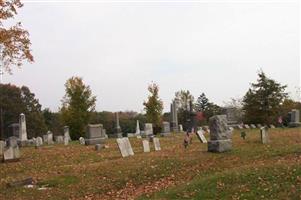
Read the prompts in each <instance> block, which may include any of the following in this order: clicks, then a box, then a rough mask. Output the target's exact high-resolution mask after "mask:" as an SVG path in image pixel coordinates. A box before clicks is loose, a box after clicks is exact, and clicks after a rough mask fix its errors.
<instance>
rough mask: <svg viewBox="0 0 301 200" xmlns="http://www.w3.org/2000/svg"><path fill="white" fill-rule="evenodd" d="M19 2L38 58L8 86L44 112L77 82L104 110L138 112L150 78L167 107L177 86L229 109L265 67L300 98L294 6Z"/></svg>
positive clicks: (267, 3) (15, 73) (21, 17)
mask: <svg viewBox="0 0 301 200" xmlns="http://www.w3.org/2000/svg"><path fill="white" fill-rule="evenodd" d="M23 2H25V3H24V7H23V8H22V9H21V10H20V11H19V15H18V17H17V18H16V19H17V20H19V21H22V23H23V26H24V27H25V28H26V29H28V31H29V32H30V38H31V41H32V49H33V55H34V57H35V62H34V63H33V64H25V65H24V66H23V67H22V69H15V70H13V75H7V74H5V75H4V83H8V82H10V83H13V84H15V85H18V86H21V85H26V86H28V87H29V88H30V89H31V91H32V92H34V93H35V94H36V97H37V98H39V100H40V103H41V104H42V105H43V107H44V108H45V107H49V108H50V109H52V110H57V109H58V107H59V106H60V105H61V99H62V97H63V96H64V93H65V91H64V83H65V82H66V80H67V79H68V78H70V77H71V76H81V77H82V78H83V79H84V82H85V83H86V84H88V85H90V87H91V89H92V91H93V94H94V95H96V96H97V106H96V108H97V110H98V111H102V110H107V111H119V110H134V111H139V112H140V111H141V110H142V109H143V105H142V103H143V101H144V100H145V99H146V98H147V95H148V93H147V85H148V84H149V83H151V82H152V81H154V82H156V83H158V84H159V86H160V97H161V98H162V100H163V101H164V107H165V111H168V110H169V103H170V101H171V100H172V98H173V97H174V93H175V92H176V91H178V90H180V89H185V90H186V89H187V90H190V91H191V92H192V94H193V95H194V96H195V97H197V96H198V95H200V94H201V93H202V92H204V93H205V94H206V95H207V97H208V98H209V99H210V100H211V101H213V102H215V103H217V104H219V105H223V102H225V101H228V100H229V99H230V98H231V97H242V96H243V95H244V94H245V93H246V91H247V89H248V88H249V86H250V83H251V82H254V81H256V79H257V74H256V73H257V71H258V70H259V69H260V68H261V69H263V71H264V72H266V73H267V75H268V76H269V77H271V78H273V79H275V80H277V81H279V82H280V83H282V84H286V85H288V90H287V91H288V92H290V93H291V95H292V97H293V98H295V99H296V98H297V95H296V87H297V86H299V85H300V58H299V56H300V52H299V51H300V50H299V45H300V41H299V40H300V36H299V34H300V31H299V26H300V23H299V22H300V18H299V12H300V7H299V5H298V3H297V2H298V1H289V0H284V1H279V0H278V1H272V0H271V1H250V0H248V1H241V0H240V1H226V3H221V1H206V2H204V1H203V2H202V3H200V2H198V1H190V2H186V3H181V2H177V3H176V2H175V1H174V2H172V1H165V2H164V3H160V2H159V1H155V2H154V1H147V2H143V3H142V2H140V3H139V2H138V1H131V2H129V1H127V2H123V1H115V2H113V3H112V2H109V1H106V2H105V3H96V1H94V2H92V1H90V2H88V3H84V1H82V2H80V1H78V2H76V1H72V2H66V1H65V2H60V1H56V2H51V1H50V2H49V1H48V3H45V2H44V3H43V2H41V1H40V2H34V1H23ZM238 2H240V3H238ZM259 2H263V3H259Z"/></svg>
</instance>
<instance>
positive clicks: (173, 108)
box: [170, 100, 179, 132]
mask: <svg viewBox="0 0 301 200" xmlns="http://www.w3.org/2000/svg"><path fill="white" fill-rule="evenodd" d="M170 126H171V131H172V132H178V131H179V129H178V128H179V125H178V108H177V103H176V101H175V100H173V101H172V103H171V105H170Z"/></svg>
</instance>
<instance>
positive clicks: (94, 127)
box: [85, 124, 106, 145]
mask: <svg viewBox="0 0 301 200" xmlns="http://www.w3.org/2000/svg"><path fill="white" fill-rule="evenodd" d="M102 128H103V126H102V124H89V125H88V127H87V133H86V139H85V143H86V145H93V144H105V142H106V137H105V135H104V134H103V131H102Z"/></svg>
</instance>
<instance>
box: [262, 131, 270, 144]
mask: <svg viewBox="0 0 301 200" xmlns="http://www.w3.org/2000/svg"><path fill="white" fill-rule="evenodd" d="M260 138H261V142H262V144H268V143H270V140H269V134H268V130H267V128H266V127H261V128H260Z"/></svg>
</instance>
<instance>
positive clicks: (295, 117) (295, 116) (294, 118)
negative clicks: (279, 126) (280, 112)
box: [289, 109, 301, 127]
mask: <svg viewBox="0 0 301 200" xmlns="http://www.w3.org/2000/svg"><path fill="white" fill-rule="evenodd" d="M290 113H291V114H290V122H289V127H299V126H301V123H300V111H299V110H298V109H293V110H292V111H291V112H290Z"/></svg>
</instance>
